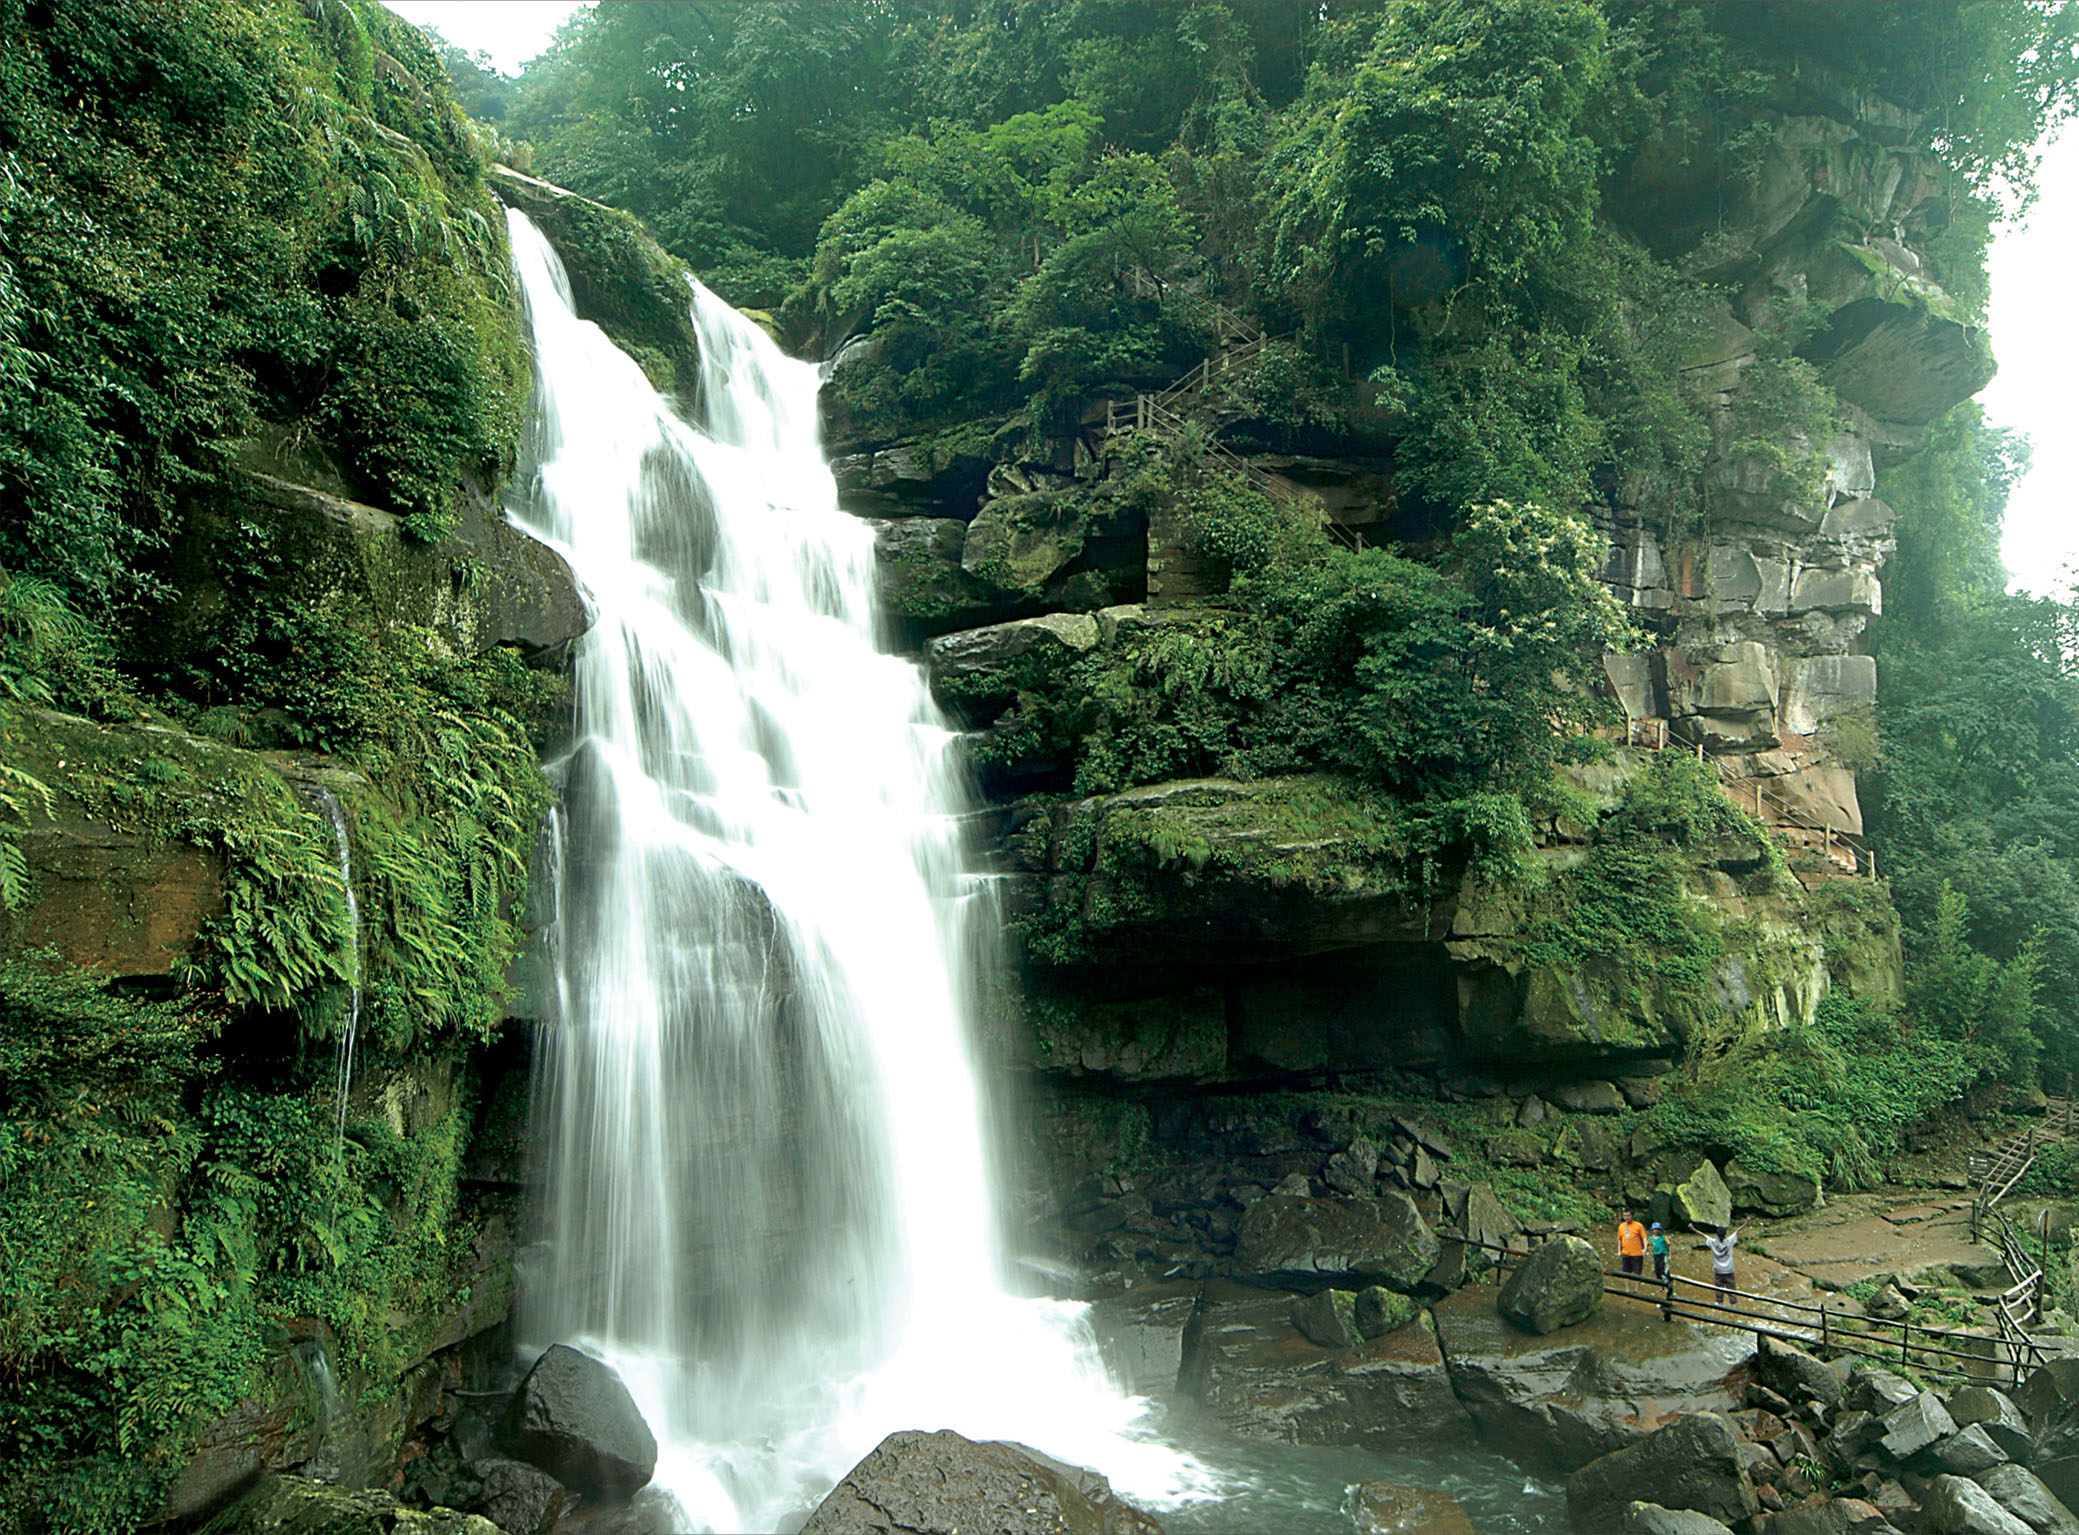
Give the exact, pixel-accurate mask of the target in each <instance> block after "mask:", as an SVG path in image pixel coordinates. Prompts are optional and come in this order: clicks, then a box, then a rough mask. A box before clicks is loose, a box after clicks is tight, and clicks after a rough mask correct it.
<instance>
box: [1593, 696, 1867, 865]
mask: <svg viewBox="0 0 2079 1535" xmlns="http://www.w3.org/2000/svg"><path fill="white" fill-rule="evenodd" d="M1626 740H1627V742H1628V744H1630V745H1632V746H1643V747H1645V748H1646V749H1647V750H1649V751H1665V750H1667V749H1668V748H1669V747H1671V746H1673V745H1674V744H1675V742H1674V738H1673V736H1672V735H1671V733H1670V731H1669V727H1668V722H1667V721H1666V720H1664V719H1634V720H1627V721H1626ZM1695 750H1696V760H1697V761H1699V762H1708V763H1710V764H1711V766H1712V768H1713V769H1714V770H1715V771H1716V772H1717V774H1718V786H1719V788H1721V789H1723V790H1724V791H1725V794H1726V796H1727V798H1729V799H1730V800H1732V802H1733V803H1734V804H1736V805H1738V806H1739V807H1740V808H1741V809H1742V810H1747V811H1751V812H1752V814H1753V816H1754V819H1755V820H1757V821H1759V822H1761V824H1762V825H1764V826H1767V827H1769V828H1770V829H1771V830H1774V831H1779V832H1780V831H1782V830H1783V829H1784V828H1786V827H1789V828H1791V829H1794V830H1797V831H1811V832H1818V833H1819V834H1820V839H1821V843H1820V845H1821V850H1822V851H1823V852H1824V853H1825V855H1826V858H1827V860H1828V861H1829V862H1831V863H1835V864H1839V863H1841V862H1842V858H1841V856H1840V854H1845V855H1846V857H1847V866H1848V868H1849V869H1850V870H1851V871H1852V872H1854V873H1857V874H1868V875H1869V877H1870V878H1871V879H1875V878H1876V877H1877V851H1876V849H1875V848H1873V847H1871V846H1870V845H1869V844H1868V843H1867V842H1865V841H1864V840H1863V839H1862V837H1861V835H1860V834H1858V833H1856V832H1852V831H1849V830H1848V829H1847V828H1846V827H1841V826H1834V825H1832V824H1830V823H1828V822H1826V821H1823V820H1819V819H1815V818H1814V817H1813V816H1812V815H1811V813H1810V812H1808V811H1807V810H1805V809H1804V807H1802V806H1800V805H1797V804H1795V803H1793V802H1792V801H1790V800H1787V799H1785V798H1784V797H1783V796H1782V795H1780V794H1778V793H1776V792H1775V791H1774V790H1773V789H1768V788H1765V787H1763V784H1762V780H1761V779H1759V778H1747V779H1736V778H1733V777H1732V776H1731V775H1730V774H1728V773H1727V772H1726V771H1725V768H1724V766H1723V765H1722V764H1721V763H1719V762H1718V761H1717V760H1716V759H1714V758H1712V757H1709V756H1707V755H1706V754H1705V752H1704V743H1703V742H1701V741H1698V742H1696V743H1695ZM1771 812H1773V813H1771ZM1836 849H1838V850H1839V852H1838V853H1837V852H1836Z"/></svg>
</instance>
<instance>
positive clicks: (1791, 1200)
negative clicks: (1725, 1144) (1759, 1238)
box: [1725, 1157, 1819, 1215]
mask: <svg viewBox="0 0 2079 1535" xmlns="http://www.w3.org/2000/svg"><path fill="white" fill-rule="evenodd" d="M1725 1186H1726V1188H1727V1190H1729V1191H1730V1192H1731V1194H1732V1204H1733V1208H1734V1209H1735V1210H1758V1211H1760V1212H1761V1213H1762V1214H1763V1215H1798V1214H1801V1213H1802V1212H1804V1211H1806V1210H1809V1209H1811V1208H1812V1206H1814V1205H1815V1204H1817V1203H1818V1202H1819V1180H1818V1179H1817V1178H1814V1177H1813V1176H1811V1175H1810V1174H1809V1173H1768V1172H1763V1171H1761V1170H1760V1169H1759V1168H1754V1167H1749V1166H1747V1165H1746V1164H1745V1163H1743V1162H1742V1161H1740V1159H1739V1158H1738V1157H1735V1158H1733V1160H1732V1161H1730V1162H1728V1163H1726V1164H1725Z"/></svg>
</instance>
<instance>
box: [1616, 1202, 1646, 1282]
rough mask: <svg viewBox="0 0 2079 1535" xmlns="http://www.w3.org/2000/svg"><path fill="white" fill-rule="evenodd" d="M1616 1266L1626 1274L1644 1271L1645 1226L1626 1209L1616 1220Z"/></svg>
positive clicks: (1640, 1273)
mask: <svg viewBox="0 0 2079 1535" xmlns="http://www.w3.org/2000/svg"><path fill="white" fill-rule="evenodd" d="M1617 1267H1618V1268H1619V1269H1621V1270H1622V1271H1623V1272H1625V1273H1627V1274H1638V1275H1641V1276H1643V1275H1644V1274H1645V1272H1646V1228H1645V1227H1644V1226H1642V1225H1640V1224H1639V1223H1638V1222H1637V1221H1635V1220H1633V1219H1632V1215H1631V1211H1629V1210H1626V1211H1625V1212H1624V1214H1623V1215H1622V1216H1620V1217H1619V1218H1618V1221H1617Z"/></svg>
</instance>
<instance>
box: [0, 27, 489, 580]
mask: <svg viewBox="0 0 2079 1535" xmlns="http://www.w3.org/2000/svg"><path fill="white" fill-rule="evenodd" d="M313 18H314V19H313ZM0 30H4V31H5V33H6V35H7V36H8V37H9V38H10V39H11V41H12V42H13V44H14V46H11V47H9V48H8V49H7V50H6V51H5V53H4V55H0V143H4V144H6V145H7V148H6V150H5V152H4V156H0V499H4V500H5V501H6V503H7V504H8V512H7V515H6V516H5V518H4V519H0V560H4V562H5V563H6V564H7V566H8V567H9V568H11V569H13V570H15V571H17V572H18V573H22V574H26V575H30V576H37V577H43V578H47V579H49V580H51V581H54V582H56V583H58V584H59V585H60V586H61V587H62V588H63V589H64V591H65V593H66V595H67V597H68V599H69V600H71V601H72V602H73V603H74V604H75V605H76V606H78V607H80V608H81V609H82V610H83V611H86V612H89V613H92V614H97V615H105V614H108V613H110V612H113V611H115V610H118V609H120V608H121V607H122V606H123V605H125V604H127V603H129V602H132V601H134V600H135V599H136V598H138V597H140V596H144V595H149V594H150V593H152V592H153V591H154V590H155V589H156V586H157V583H158V580H159V575H158V572H157V569H156V563H155V559H154V553H155V551H156V550H157V549H158V548H159V547H161V545H162V544H163V542H164V541H165V539H166V538H167V536H168V534H169V533H171V532H172V531H173V530H175V528H176V527H177V526H178V520H179V518H180V515H181V507H182V504H183V500H184V498H185V497H187V496H189V495H192V494H195V493H198V492H199V491H200V490H201V489H202V488H203V487H212V486H217V485H219V484H221V482H222V479H223V474H224V470H225V468H226V465H227V461H228V457H229V454H230V453H231V451H232V450H233V449H234V448H235V447H236V445H237V444H238V443H239V441H240V440H241V439H243V438H244V437H246V436H247V435H248V434H250V433H251V432H252V430H253V429H254V427H255V425H256V423H257V422H258V421H260V420H262V419H266V420H270V421H274V422H276V423H279V424H282V425H284V426H288V427H291V428H300V429H304V430H307V431H310V432H311V433H313V434H315V435H316V436H317V437H318V438H319V439H320V440H321V441H323V442H324V443H325V444H326V445H327V446H328V447H330V448H331V449H332V450H333V452H334V454H335V456H336V457H337V458H338V460H339V461H340V462H341V464H342V465H343V466H344V467H345V468H346V469H347V470H348V472H349V473H350V474H351V475H352V476H353V477H354V479H355V480H356V481H357V483H358V485H359V487H360V489H361V491H362V493H363V494H364V495H365V496H367V497H368V498H370V499H375V500H379V501H385V502H388V503H390V504H392V505H395V506H396V507H398V509H399V510H401V511H405V512H408V513H414V514H417V515H418V516H419V517H420V518H421V519H424V526H425V527H426V528H427V529H428V530H434V529H437V528H438V527H439V526H440V525H441V521H442V519H443V518H444V517H445V515H446V514H447V500H448V496H449V492H450V488H451V486H452V485H453V483H454V481H455V478H456V476H457V475H458V474H459V473H460V472H461V471H462V470H464V469H465V468H477V467H484V466H490V467H495V466H496V465H497V464H499V463H500V462H502V461H504V460H505V459H506V458H507V457H508V456H509V452H510V446H511V444H512V442H513V440H514V439H515V438H516V436H517V433H518V427H519V405H520V402H521V400H522V398H523V391H524V389H525V384H526V375H525V367H524V359H523V357H522V355H521V349H520V346H519V339H518V324H517V315H516V312H515V309H514V306H513V304H512V301H511V298H510V295H508V294H507V293H506V291H505V288H506V282H505V275H504V273H505V259H506V258H505V252H504V242H503V234H502V229H503V226H502V223H500V222H499V221H498V219H497V218H496V215H495V212H494V210H493V207H492V204H491V203H490V201H489V198H488V196H487V194H486V193H485V191H484V188H483V185H482V181H481V176H480V170H479V167H478V165H477V162H476V160H475V158H474V156H473V154H472V152H471V149H470V145H469V140H468V137H467V135H466V134H465V132H464V129H463V123H462V118H461V116H460V114H459V112H457V111H456V109H455V107H454V104H453V102H452V100H451V98H450V97H449V95H448V93H447V86H446V82H445V79H444V77H443V75H442V73H441V70H440V65H439V61H438V60H437V58H436V57H435V56H434V55H433V53H432V52H431V50H430V49H429V48H428V47H427V46H426V44H425V41H424V39H423V37H422V36H421V34H420V33H419V32H418V31H417V30H416V29H414V28H411V27H409V26H406V25H404V24H403V23H401V22H399V21H397V20H396V19H395V18H394V17H392V16H391V15H390V14H389V13H388V12H387V11H385V10H383V9H382V8H381V7H379V6H376V5H372V4H360V3H345V0H341V3H329V4H327V5H325V6H322V7H318V8H315V10H314V11H313V12H312V13H311V14H310V15H306V14H305V11H304V9H303V8H302V7H300V6H296V5H292V4H288V3H286V0H278V3H273V4H267V5H238V4H230V3H223V0H161V3H156V4H152V5H146V6H131V7H117V8H112V9H111V8H96V7H80V6H58V7H44V6H27V5H24V4H22V3H20V0H10V3H9V4H7V5H6V6H4V7H0Z"/></svg>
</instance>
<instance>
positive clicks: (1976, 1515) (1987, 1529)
mask: <svg viewBox="0 0 2079 1535" xmlns="http://www.w3.org/2000/svg"><path fill="white" fill-rule="evenodd" d="M1919 1523H1920V1527H1921V1528H1922V1529H1924V1530H1930V1531H1933V1532H1934V1535H2034V1531H2032V1530H2031V1529H2030V1528H2029V1527H2028V1525H2026V1524H2024V1523H2023V1522H2022V1521H2021V1520H2020V1519H2018V1518H2016V1517H2015V1516H2014V1515H2013V1514H2010V1513H2008V1512H2007V1510H2006V1509H2004V1508H2002V1507H2000V1505H1999V1503H1998V1502H1997V1501H1996V1500H1995V1499H1994V1498H1993V1495H1992V1494H1991V1493H1989V1492H1987V1491H1986V1490H1985V1489H1984V1488H1983V1487H1980V1486H1979V1485H1978V1484H1977V1483H1976V1482H1971V1481H1966V1480H1965V1479H1964V1478H1962V1477H1960V1476H1938V1477H1936V1478H1935V1479H1934V1480H1933V1481H1932V1482H1929V1483H1928V1485H1927V1491H1926V1492H1925V1493H1923V1494H1922V1495H1921V1498H1920V1520H1919Z"/></svg>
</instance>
